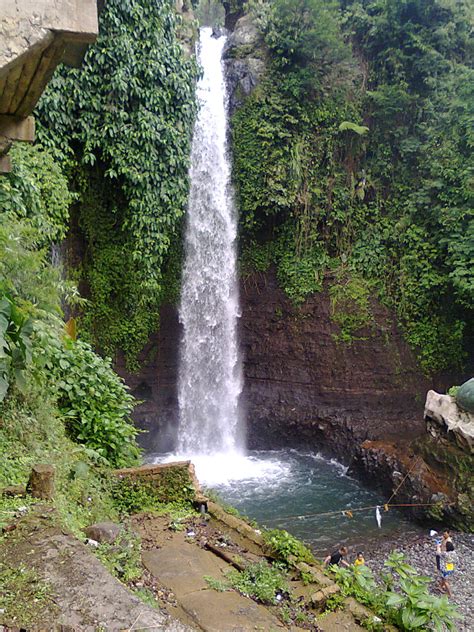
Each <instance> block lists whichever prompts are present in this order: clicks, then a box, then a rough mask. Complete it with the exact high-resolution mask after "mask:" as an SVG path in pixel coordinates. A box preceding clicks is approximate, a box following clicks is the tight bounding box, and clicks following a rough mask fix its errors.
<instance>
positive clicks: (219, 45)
mask: <svg viewBox="0 0 474 632" xmlns="http://www.w3.org/2000/svg"><path fill="white" fill-rule="evenodd" d="M224 43H225V37H219V38H214V37H212V34H211V29H209V28H203V29H201V37H200V43H199V61H200V63H201V66H202V68H203V76H202V78H201V79H200V81H199V83H198V86H197V96H198V99H199V104H200V110H199V115H198V118H197V121H196V124H195V128H194V136H193V143H192V150H191V170H190V180H191V189H190V195H189V205H188V214H187V227H186V237H185V265H184V271H183V280H182V293H181V305H180V310H179V317H180V321H181V323H182V325H183V329H184V334H183V339H182V342H181V349H180V368H179V384H178V393H179V414H180V422H179V440H178V450H179V452H180V453H183V454H193V455H215V454H222V453H234V454H236V453H237V454H239V453H241V452H242V449H243V440H244V438H243V429H242V419H241V415H240V410H239V396H240V393H241V391H242V372H241V362H240V357H239V351H238V342H237V318H238V316H239V297H238V289H237V277H236V252H235V242H236V237H237V221H236V212H235V208H234V201H233V191H232V187H231V182H230V165H229V160H228V155H227V117H226V87H225V81H224V73H223V67H222V61H221V56H222V49H223V46H224Z"/></svg>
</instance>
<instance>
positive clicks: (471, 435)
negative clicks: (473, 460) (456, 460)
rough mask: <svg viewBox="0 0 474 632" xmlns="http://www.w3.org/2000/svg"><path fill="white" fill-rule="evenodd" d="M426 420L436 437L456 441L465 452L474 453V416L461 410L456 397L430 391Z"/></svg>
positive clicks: (426, 407)
mask: <svg viewBox="0 0 474 632" xmlns="http://www.w3.org/2000/svg"><path fill="white" fill-rule="evenodd" d="M471 381H472V380H469V382H471ZM469 382H466V384H469ZM425 420H426V422H427V427H428V431H429V432H430V434H432V435H433V436H434V437H437V438H443V437H447V438H448V439H454V441H455V442H456V443H457V445H458V446H459V447H460V448H461V449H462V450H464V451H465V452H468V453H471V454H472V453H473V452H474V414H472V413H469V412H467V411H465V410H461V408H459V406H458V404H457V401H456V399H455V398H454V397H451V396H450V395H441V394H440V393H437V392H436V391H428V394H427V396H426V403H425Z"/></svg>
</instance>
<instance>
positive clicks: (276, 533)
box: [263, 529, 314, 565]
mask: <svg viewBox="0 0 474 632" xmlns="http://www.w3.org/2000/svg"><path fill="white" fill-rule="evenodd" d="M263 539H264V541H265V544H266V545H267V547H268V549H269V551H270V552H271V554H272V555H275V557H277V558H278V559H279V560H281V561H282V562H284V563H285V564H287V565H290V564H297V563H298V562H314V556H313V554H312V553H311V551H310V550H309V549H308V548H307V547H306V546H305V545H304V544H303V543H302V542H301V541H300V540H298V539H297V538H295V537H294V536H292V535H291V534H289V533H288V531H285V530H280V529H272V530H270V531H266V532H265V533H264V534H263Z"/></svg>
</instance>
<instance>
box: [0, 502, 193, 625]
mask: <svg viewBox="0 0 474 632" xmlns="http://www.w3.org/2000/svg"><path fill="white" fill-rule="evenodd" d="M0 565H1V566H2V567H3V568H7V567H8V569H10V572H13V573H15V571H18V576H19V577H21V575H27V574H28V573H30V574H31V573H35V576H34V577H38V578H39V579H40V580H41V581H42V582H44V584H43V585H42V590H41V591H39V590H38V589H37V590H36V592H33V593H31V595H30V593H28V594H27V595H26V598H25V601H24V604H22V603H21V601H20V600H21V599H22V595H21V588H22V586H23V584H24V582H23V583H22V584H18V588H19V590H18V594H17V595H15V597H16V598H17V600H18V603H16V604H14V606H15V611H16V612H18V617H17V620H11V619H8V618H7V619H5V618H3V620H2V617H4V614H5V613H0V624H2V623H3V624H5V625H6V626H11V627H15V628H16V629H18V628H19V627H20V626H22V627H23V626H24V627H26V629H28V630H29V631H36V630H38V631H39V630H41V631H42V632H44V631H45V630H59V629H62V628H60V626H61V625H64V626H67V630H69V631H72V630H77V631H79V630H80V631H81V632H97V630H107V632H121V631H127V630H131V629H133V631H134V632H135V631H137V632H138V631H139V630H143V629H148V630H150V629H152V630H163V631H165V630H166V631H168V632H186V631H187V630H190V628H189V627H187V626H186V625H184V624H182V623H180V622H178V621H172V620H171V619H170V617H169V616H168V615H167V614H166V613H164V612H161V611H159V610H156V609H154V608H151V607H149V606H146V605H145V604H143V603H142V602H141V601H140V600H139V599H138V597H136V596H135V595H133V594H132V593H131V592H130V591H129V590H127V588H125V586H124V585H123V584H121V583H120V582H119V581H118V580H117V579H115V578H114V577H112V576H111V575H110V574H109V572H108V571H107V570H106V569H105V567H104V566H103V565H102V564H101V563H100V562H99V560H98V559H97V558H96V557H95V556H94V555H93V554H92V553H91V551H90V549H89V548H88V547H87V546H86V545H84V544H82V542H80V541H79V540H77V539H76V538H74V537H72V536H71V535H67V534H65V533H63V532H62V531H61V530H60V529H59V528H58V527H57V526H55V516H54V512H51V511H48V510H44V509H39V510H35V511H34V512H32V513H31V514H30V515H28V516H27V517H25V518H24V519H22V520H21V521H20V522H19V523H18V526H17V528H16V529H15V530H14V531H13V532H12V533H11V534H7V536H6V537H4V539H3V541H2V543H1V545H0ZM35 583H37V582H35ZM0 592H1V591H0ZM35 595H36V596H35ZM2 596H3V595H2ZM0 601H2V600H1V599H0ZM35 602H36V603H35ZM2 609H3V608H2ZM5 611H6V612H7V613H8V609H6V610H5ZM25 619H26V620H27V623H26V624H25ZM34 619H36V620H35V622H34V623H33V624H30V623H29V622H30V621H31V620H34ZM0 629H1V625H0Z"/></svg>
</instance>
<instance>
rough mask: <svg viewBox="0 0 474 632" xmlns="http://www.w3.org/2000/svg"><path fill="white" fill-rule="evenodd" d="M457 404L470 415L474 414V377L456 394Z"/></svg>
mask: <svg viewBox="0 0 474 632" xmlns="http://www.w3.org/2000/svg"><path fill="white" fill-rule="evenodd" d="M455 399H456V404H457V405H458V406H459V407H460V408H462V409H463V410H464V411H466V412H468V413H474V377H471V379H470V380H468V381H467V382H464V384H462V385H461V386H460V387H459V390H458V392H457V393H456V398H455Z"/></svg>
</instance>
